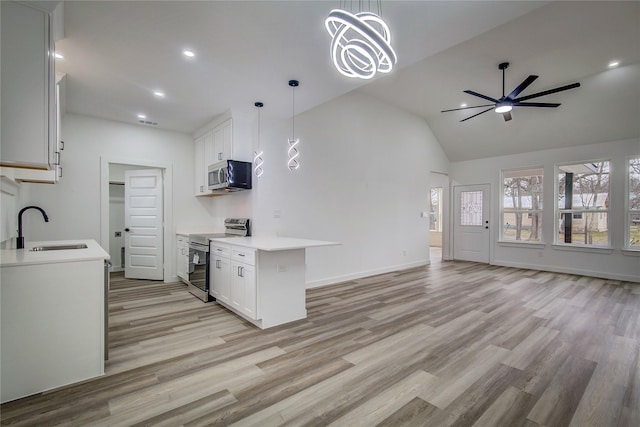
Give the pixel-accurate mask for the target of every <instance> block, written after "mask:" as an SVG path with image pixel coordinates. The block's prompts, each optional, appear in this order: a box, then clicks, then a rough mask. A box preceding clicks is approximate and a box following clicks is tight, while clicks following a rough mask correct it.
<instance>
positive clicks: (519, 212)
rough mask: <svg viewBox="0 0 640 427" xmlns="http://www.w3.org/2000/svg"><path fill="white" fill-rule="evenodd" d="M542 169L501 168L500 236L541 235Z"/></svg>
mask: <svg viewBox="0 0 640 427" xmlns="http://www.w3.org/2000/svg"><path fill="white" fill-rule="evenodd" d="M542 183H543V169H542V168H529V169H518V170H504V171H502V191H503V194H502V197H503V199H502V207H503V215H502V230H501V232H502V239H503V240H527V241H534V242H539V241H540V240H541V239H542V212H541V211H542V200H543V197H542V196H543V191H542V190H543V188H542Z"/></svg>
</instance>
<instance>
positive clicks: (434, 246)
mask: <svg viewBox="0 0 640 427" xmlns="http://www.w3.org/2000/svg"><path fill="white" fill-rule="evenodd" d="M448 203H449V176H448V175H447V174H444V173H440V172H431V187H430V188H429V259H430V261H431V262H432V263H434V262H440V261H442V260H443V259H450V258H449V256H448V250H449V236H448V234H447V230H448V227H449V221H448V215H449V209H448Z"/></svg>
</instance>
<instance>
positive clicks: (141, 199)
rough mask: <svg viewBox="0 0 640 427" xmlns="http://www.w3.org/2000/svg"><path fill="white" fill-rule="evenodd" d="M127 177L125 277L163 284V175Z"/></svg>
mask: <svg viewBox="0 0 640 427" xmlns="http://www.w3.org/2000/svg"><path fill="white" fill-rule="evenodd" d="M124 177H125V185H124V212H125V214H124V215H125V219H124V227H125V228H124V231H125V234H124V245H125V264H124V266H125V272H124V276H125V277H126V278H129V279H151V280H162V279H163V278H164V275H163V264H164V254H163V248H164V243H163V232H164V230H163V210H162V205H163V203H162V171H161V170H160V169H144V170H127V171H125V174H124Z"/></svg>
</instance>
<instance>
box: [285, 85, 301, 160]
mask: <svg viewBox="0 0 640 427" xmlns="http://www.w3.org/2000/svg"><path fill="white" fill-rule="evenodd" d="M299 85H300V82H299V81H297V80H289V86H291V116H292V117H291V138H289V148H288V149H287V157H288V160H287V166H288V167H289V170H290V171H292V172H293V171H294V170H296V169H298V168H299V167H300V162H299V161H298V156H299V155H300V151H298V144H299V143H300V138H296V97H295V89H296V88H297V87H298V86H299Z"/></svg>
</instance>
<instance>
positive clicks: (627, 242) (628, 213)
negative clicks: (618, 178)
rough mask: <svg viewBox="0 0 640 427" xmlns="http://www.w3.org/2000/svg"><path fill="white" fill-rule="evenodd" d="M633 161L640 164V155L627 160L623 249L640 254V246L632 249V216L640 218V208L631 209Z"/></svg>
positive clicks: (629, 157)
mask: <svg viewBox="0 0 640 427" xmlns="http://www.w3.org/2000/svg"><path fill="white" fill-rule="evenodd" d="M632 160H638V161H639V162H640V155H632V156H628V157H627V158H626V159H625V170H626V172H625V186H624V189H625V192H624V195H625V196H624V198H625V205H624V207H625V209H624V216H625V223H624V246H623V248H624V249H625V250H627V251H632V252H638V253H640V246H637V247H632V246H631V227H630V224H631V217H632V215H638V216H640V208H639V209H631V199H630V197H631V187H630V185H631V161H632Z"/></svg>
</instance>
